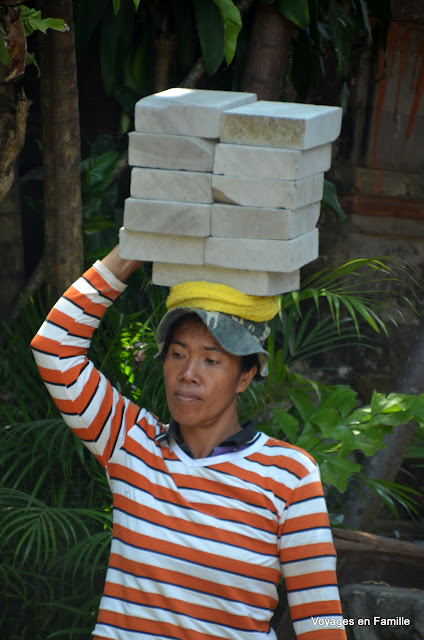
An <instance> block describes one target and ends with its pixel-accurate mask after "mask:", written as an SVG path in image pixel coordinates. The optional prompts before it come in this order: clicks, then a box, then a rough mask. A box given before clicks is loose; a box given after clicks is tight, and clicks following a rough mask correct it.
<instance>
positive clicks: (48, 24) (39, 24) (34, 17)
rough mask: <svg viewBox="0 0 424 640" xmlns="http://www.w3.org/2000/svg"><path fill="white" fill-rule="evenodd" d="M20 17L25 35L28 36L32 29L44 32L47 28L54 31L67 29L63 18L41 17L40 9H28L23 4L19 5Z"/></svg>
mask: <svg viewBox="0 0 424 640" xmlns="http://www.w3.org/2000/svg"><path fill="white" fill-rule="evenodd" d="M20 17H21V20H22V22H23V23H24V29H25V35H26V36H29V35H31V33H33V32H34V31H41V32H42V33H46V32H47V30H48V29H53V30H54V31H66V30H68V31H69V27H68V26H67V25H66V23H65V21H64V20H60V19H59V18H42V17H41V11H37V10H36V9H30V8H29V7H26V6H25V5H23V6H21V7H20Z"/></svg>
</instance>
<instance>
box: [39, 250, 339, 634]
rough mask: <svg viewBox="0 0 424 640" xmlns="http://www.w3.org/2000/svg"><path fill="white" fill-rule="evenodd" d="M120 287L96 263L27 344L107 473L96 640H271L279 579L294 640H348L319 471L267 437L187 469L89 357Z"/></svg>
mask: <svg viewBox="0 0 424 640" xmlns="http://www.w3.org/2000/svg"><path fill="white" fill-rule="evenodd" d="M124 288H125V285H124V284H123V283H121V282H120V281H119V280H117V279H116V278H115V277H114V276H113V274H111V272H110V271H109V270H108V269H107V268H106V267H105V266H104V265H103V264H101V263H99V262H97V263H96V264H95V265H94V267H92V268H91V269H89V270H88V271H87V272H86V273H85V274H84V275H83V276H82V277H81V278H80V279H79V280H77V282H76V283H75V284H74V285H73V286H71V287H70V288H69V289H68V290H67V291H66V293H65V294H64V296H63V297H62V298H61V299H60V300H59V301H58V302H57V303H56V305H55V306H54V307H53V309H52V311H51V312H50V313H49V315H48V317H47V319H46V321H45V322H44V323H43V325H42V327H41V328H40V330H39V332H38V333H37V335H36V336H35V338H34V339H33V341H32V343H31V345H32V347H33V350H34V355H35V359H36V361H37V365H38V367H39V370H40V374H41V376H42V378H43V380H44V382H45V383H46V386H47V388H48V390H49V392H50V394H51V396H52V398H53V399H54V401H55V403H56V405H57V406H58V408H59V410H60V411H61V412H62V415H63V417H64V420H65V421H66V422H67V424H68V425H69V426H70V427H71V429H72V430H73V431H74V433H75V434H76V435H77V436H78V437H79V438H80V439H81V440H82V441H83V443H84V444H85V445H86V446H87V447H88V449H89V450H90V451H91V452H92V453H93V454H94V455H95V456H96V457H97V459H98V460H99V462H100V463H101V464H102V465H103V466H104V467H105V469H106V473H107V476H108V479H109V482H110V485H111V488H112V494H113V537H112V545H111V552H110V560H109V567H108V571H107V576H106V582H105V588H104V593H103V597H102V600H101V604H100V610H99V615H98V620H97V624H96V626H95V629H94V632H93V634H94V638H95V640H103V639H106V638H107V639H115V640H128V639H129V638H131V639H133V640H147V639H148V638H149V639H151V638H160V639H163V640H165V639H172V640H213V639H217V638H218V639H223V640H224V639H225V640H264V639H265V638H266V639H268V640H273V639H275V637H276V636H275V633H274V631H273V630H272V629H270V619H271V617H272V614H273V611H274V609H275V607H276V605H277V601H278V595H277V586H278V583H279V581H280V580H281V577H282V576H283V577H284V580H285V583H286V588H287V592H288V600H289V605H290V612H291V616H292V620H293V624H294V629H295V631H296V634H297V637H298V638H299V639H300V640H345V639H346V635H345V631H344V629H343V625H342V616H341V608H340V601H339V594H338V589H337V580H336V573H335V564H336V558H335V551H334V546H333V542H332V536H331V531H330V527H329V521H328V515H327V509H326V505H325V501H324V497H323V493H322V486H321V482H320V478H319V471H318V468H317V465H316V463H315V462H314V460H313V459H312V458H311V457H310V456H309V455H308V454H307V453H305V452H304V451H302V450H301V449H298V448H296V447H293V446H291V445H288V444H286V443H284V442H281V441H279V440H276V439H274V438H270V437H268V436H267V435H265V434H264V433H258V434H257V435H256V437H255V438H254V439H253V440H252V441H251V442H250V443H249V445H248V446H247V447H244V448H242V449H240V450H238V451H234V452H230V453H224V454H221V455H216V456H212V457H208V458H200V459H193V458H191V457H190V456H189V455H187V453H185V452H184V451H183V450H182V449H181V447H180V446H179V444H178V443H177V442H176V441H175V440H174V439H173V438H172V437H171V438H169V439H164V440H163V441H158V440H157V439H156V438H157V436H158V435H159V434H160V433H162V432H163V431H164V430H165V427H164V426H163V425H162V424H161V423H160V422H158V420H157V419H156V418H155V417H154V416H153V415H152V414H151V413H149V412H148V411H146V410H145V409H141V408H140V407H138V406H137V405H135V404H134V403H132V402H131V401H130V400H128V399H127V398H124V397H123V396H122V395H121V394H120V393H119V392H118V391H117V390H116V389H115V388H113V387H112V386H111V384H110V383H109V382H108V380H107V379H106V378H105V377H104V376H103V374H102V373H100V372H99V371H97V370H96V369H95V367H94V365H93V364H92V363H91V362H90V361H89V360H88V358H87V349H88V347H89V344H90V338H91V335H92V333H93V332H94V330H95V329H96V327H97V326H98V324H99V322H100V319H101V317H102V315H103V313H104V312H105V310H106V309H107V308H108V307H109V306H110V305H111V304H112V302H113V300H115V298H116V297H117V296H118V295H119V293H120V292H121V291H122V290H123V289H124Z"/></svg>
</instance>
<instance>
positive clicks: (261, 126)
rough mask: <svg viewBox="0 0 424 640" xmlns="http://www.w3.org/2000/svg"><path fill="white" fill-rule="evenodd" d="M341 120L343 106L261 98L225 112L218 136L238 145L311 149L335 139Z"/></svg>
mask: <svg viewBox="0 0 424 640" xmlns="http://www.w3.org/2000/svg"><path fill="white" fill-rule="evenodd" d="M341 121H342V110H341V109H340V107H325V106H320V105H313V104H297V103H290V102H270V101H267V100H260V101H259V102H256V103H254V104H247V105H243V106H240V107H236V108H234V109H231V110H227V111H225V113H223V114H222V118H221V128H220V134H219V137H220V141H221V142H234V143H236V144H248V145H255V146H260V147H286V148H288V149H311V148H312V147H318V146H320V145H323V144H327V143H328V142H332V141H333V140H335V139H336V138H337V136H338V135H339V133H340V127H341Z"/></svg>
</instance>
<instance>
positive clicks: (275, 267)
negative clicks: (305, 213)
mask: <svg viewBox="0 0 424 640" xmlns="http://www.w3.org/2000/svg"><path fill="white" fill-rule="evenodd" d="M317 257H318V229H313V230H312V231H308V233H304V234H303V235H301V236H299V237H297V238H293V239H292V240H251V239H245V238H206V245H205V264H210V265H215V266H219V267H226V268H229V269H252V267H254V268H255V269H257V270H258V271H277V272H280V273H281V272H289V273H291V272H292V271H296V270H297V269H300V268H301V267H303V265H305V264H308V262H311V261H312V260H315V258H317Z"/></svg>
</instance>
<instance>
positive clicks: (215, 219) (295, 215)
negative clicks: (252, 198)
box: [210, 202, 321, 240]
mask: <svg viewBox="0 0 424 640" xmlns="http://www.w3.org/2000/svg"><path fill="white" fill-rule="evenodd" d="M320 209H321V203H320V202H314V203H313V204H309V205H307V206H306V207H302V208H301V209H296V210H291V209H260V208H256V207H239V206H237V205H231V204H218V203H215V204H213V205H212V207H211V233H210V235H211V236H218V237H221V238H258V239H265V240H266V239H268V240H290V239H291V238H296V237H297V236H300V235H302V234H303V233H307V232H308V231H311V229H313V228H314V227H315V226H316V224H317V222H318V219H319V215H320Z"/></svg>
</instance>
